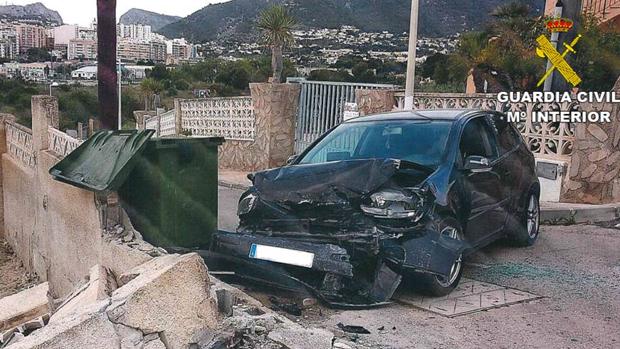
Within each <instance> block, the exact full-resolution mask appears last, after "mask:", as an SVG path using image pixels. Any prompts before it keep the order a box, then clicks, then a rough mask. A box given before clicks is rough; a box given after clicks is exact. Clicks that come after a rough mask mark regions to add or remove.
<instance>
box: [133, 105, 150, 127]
mask: <svg viewBox="0 0 620 349" xmlns="http://www.w3.org/2000/svg"><path fill="white" fill-rule="evenodd" d="M148 113H149V112H148V111H146V110H135V111H134V112H133V117H134V118H135V119H136V129H138V130H144V129H145V121H146V118H145V116H146V115H148Z"/></svg>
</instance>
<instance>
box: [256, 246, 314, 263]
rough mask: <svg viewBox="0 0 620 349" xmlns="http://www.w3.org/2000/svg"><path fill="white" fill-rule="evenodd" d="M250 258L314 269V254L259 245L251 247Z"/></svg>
mask: <svg viewBox="0 0 620 349" xmlns="http://www.w3.org/2000/svg"><path fill="white" fill-rule="evenodd" d="M250 258H253V259H260V260H264V261H270V262H276V263H282V264H289V265H295V266H298V267H305V268H312V264H313V263H314V253H310V252H305V251H297V250H291V249H288V248H281V247H273V246H265V245H257V244H252V247H250Z"/></svg>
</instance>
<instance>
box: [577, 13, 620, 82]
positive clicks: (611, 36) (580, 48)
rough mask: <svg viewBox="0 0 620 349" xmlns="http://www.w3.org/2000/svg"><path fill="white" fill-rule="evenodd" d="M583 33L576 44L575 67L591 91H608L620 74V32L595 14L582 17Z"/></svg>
mask: <svg viewBox="0 0 620 349" xmlns="http://www.w3.org/2000/svg"><path fill="white" fill-rule="evenodd" d="M582 26H583V29H582V34H583V37H582V38H581V41H579V44H578V45H577V47H576V49H577V53H576V54H575V56H574V59H573V61H572V67H573V68H574V69H575V71H577V72H578V74H579V75H580V77H581V78H582V80H583V82H582V83H581V84H580V85H579V86H578V87H579V88H580V89H583V90H588V91H609V90H611V89H612V87H613V86H614V84H615V83H616V80H617V79H618V76H619V75H620V33H619V32H618V31H617V29H616V30H615V31H614V30H613V28H607V27H606V26H605V25H601V23H600V21H599V20H598V19H597V18H596V17H594V16H592V15H586V16H584V18H583V19H582Z"/></svg>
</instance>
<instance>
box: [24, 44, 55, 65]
mask: <svg viewBox="0 0 620 349" xmlns="http://www.w3.org/2000/svg"><path fill="white" fill-rule="evenodd" d="M26 56H27V57H28V58H27V60H28V62H30V63H34V62H49V61H51V60H52V55H50V52H49V51H48V50H46V49H44V48H38V47H32V48H29V49H28V51H26Z"/></svg>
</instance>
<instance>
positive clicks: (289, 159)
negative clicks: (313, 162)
mask: <svg viewBox="0 0 620 349" xmlns="http://www.w3.org/2000/svg"><path fill="white" fill-rule="evenodd" d="M298 157H299V156H298V155H293V156H290V157H289V158H288V159H287V160H286V164H287V165H290V164H292V163H293V162H295V161H296V160H297V158H298Z"/></svg>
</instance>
